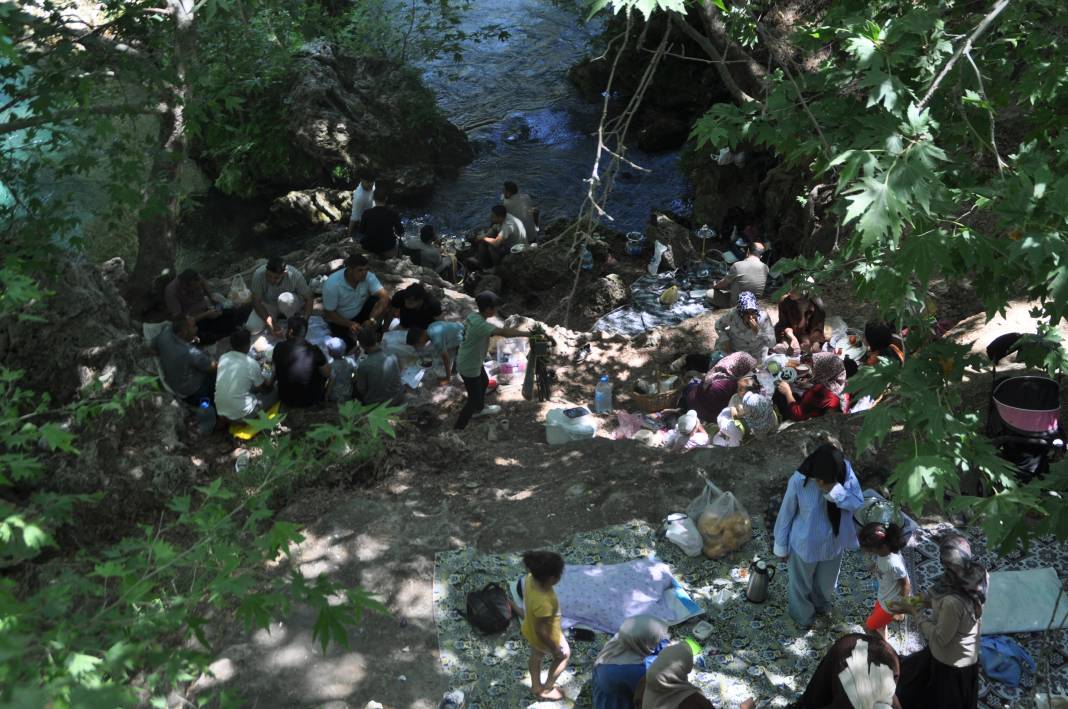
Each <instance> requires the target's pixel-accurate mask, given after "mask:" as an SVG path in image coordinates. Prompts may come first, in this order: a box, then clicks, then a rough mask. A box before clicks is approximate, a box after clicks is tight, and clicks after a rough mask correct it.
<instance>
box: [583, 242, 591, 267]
mask: <svg viewBox="0 0 1068 709" xmlns="http://www.w3.org/2000/svg"><path fill="white" fill-rule="evenodd" d="M581 265H582V270H583V271H592V270H593V254H591V253H590V250H589V249H587V248H586V245H585V244H583V245H582V263H581Z"/></svg>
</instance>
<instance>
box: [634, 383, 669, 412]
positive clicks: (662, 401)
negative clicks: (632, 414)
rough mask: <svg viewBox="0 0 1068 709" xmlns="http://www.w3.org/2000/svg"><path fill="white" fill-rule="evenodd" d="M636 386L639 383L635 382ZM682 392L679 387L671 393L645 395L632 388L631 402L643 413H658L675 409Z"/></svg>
mask: <svg viewBox="0 0 1068 709" xmlns="http://www.w3.org/2000/svg"><path fill="white" fill-rule="evenodd" d="M657 381H659V379H658V380H657ZM635 385H637V382H635ZM680 391H681V389H680V388H679V387H673V388H671V389H670V390H669V391H666V392H660V393H659V394H643V393H641V392H640V391H638V390H637V389H634V388H633V387H631V389H630V400H631V401H633V404H634V406H637V407H638V408H639V409H640V410H641V411H642V413H656V412H657V411H663V410H664V409H671V408H674V407H675V403H676V401H678V395H679V392H680Z"/></svg>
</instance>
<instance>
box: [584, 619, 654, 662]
mask: <svg viewBox="0 0 1068 709" xmlns="http://www.w3.org/2000/svg"><path fill="white" fill-rule="evenodd" d="M667 637H668V627H667V623H665V622H664V621H662V620H660V619H659V618H654V617H652V616H651V615H636V616H633V617H631V618H627V619H626V620H625V621H623V625H621V626H619V632H618V633H616V634H615V635H613V636H612V639H611V640H609V641H608V642H607V643H605V645H604V648H603V649H602V650H601V652H600V654H599V655H597V659H596V660H594V662H593V664H595V665H640V664H641V663H642V662H644V661H645V658H646V657H648V656H649V655H651V654H652V653H653V651H654V650H656V646H657V645H659V644H660V643H661V641H663V640H666V639H667Z"/></svg>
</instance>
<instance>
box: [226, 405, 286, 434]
mask: <svg viewBox="0 0 1068 709" xmlns="http://www.w3.org/2000/svg"><path fill="white" fill-rule="evenodd" d="M281 409H282V403H281V402H275V404H274V405H273V406H271V408H269V409H267V418H268V419H270V420H272V421H273V420H274V419H276V418H278V416H279V415H280V412H281ZM257 433H258V431H257V430H256V429H255V428H253V427H252V426H249V425H248V424H247V423H240V422H237V423H232V424H230V435H231V436H233V437H234V438H240V439H241V440H242V441H251V440H252V439H253V438H255V437H256V434H257Z"/></svg>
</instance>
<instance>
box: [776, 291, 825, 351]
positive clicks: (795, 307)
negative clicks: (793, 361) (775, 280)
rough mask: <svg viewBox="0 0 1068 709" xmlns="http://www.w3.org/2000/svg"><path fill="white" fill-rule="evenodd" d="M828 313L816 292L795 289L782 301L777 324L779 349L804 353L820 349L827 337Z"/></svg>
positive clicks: (777, 347) (777, 348) (777, 346)
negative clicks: (825, 331)
mask: <svg viewBox="0 0 1068 709" xmlns="http://www.w3.org/2000/svg"><path fill="white" fill-rule="evenodd" d="M826 321H827V313H826V311H825V310H824V309H823V301H822V300H820V299H819V298H817V297H816V296H810V295H805V294H804V293H802V292H801V291H800V290H792V291H790V292H789V293H787V294H786V295H785V296H783V299H782V300H780V301H779V320H778V322H777V323H776V324H775V341H776V342H777V343H778V344H777V345H775V350H776V351H780V350H781V351H782V353H783V354H801V353H802V352H812V351H814V350H818V348H819V347H820V346H822V345H823V342H824V340H825V339H826V338H825V337H824V336H823V335H824V333H823V328H824V325H825V323H826Z"/></svg>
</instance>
